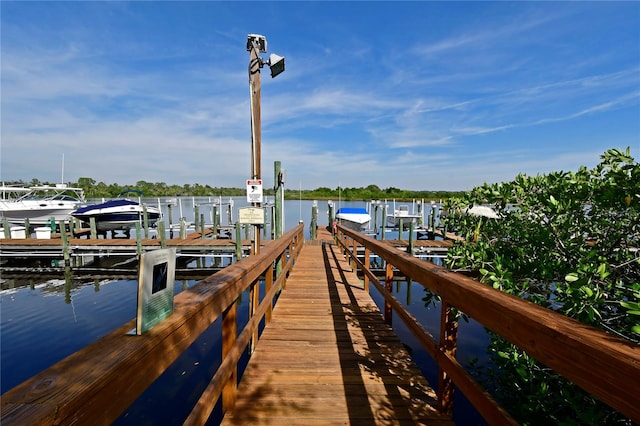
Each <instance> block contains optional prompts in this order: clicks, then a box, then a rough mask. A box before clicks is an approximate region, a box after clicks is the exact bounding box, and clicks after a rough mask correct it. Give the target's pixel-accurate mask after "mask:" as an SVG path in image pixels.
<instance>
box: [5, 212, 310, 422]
mask: <svg viewBox="0 0 640 426" xmlns="http://www.w3.org/2000/svg"><path fill="white" fill-rule="evenodd" d="M303 244H304V233H303V225H302V224H301V225H298V226H297V227H296V228H295V229H293V230H291V231H289V232H287V233H286V234H285V235H283V236H282V237H281V238H279V239H277V240H274V241H270V242H268V243H267V244H265V246H264V247H263V248H262V250H261V252H260V254H258V255H254V256H249V257H246V258H244V259H243V260H242V261H240V262H237V263H235V264H233V265H230V266H228V267H226V268H225V269H224V270H222V271H220V272H217V273H216V274H213V275H211V276H209V277H208V278H206V279H204V280H202V281H201V282H199V283H198V284H196V285H195V286H194V287H192V288H190V289H188V290H185V291H183V292H181V293H180V294H178V295H177V296H176V297H175V299H174V312H173V314H172V315H171V316H169V317H168V318H167V319H165V320H164V321H163V322H161V323H160V324H158V325H156V326H155V327H154V328H153V329H151V330H150V331H149V332H147V333H145V334H143V335H141V336H131V335H128V334H127V333H128V332H129V331H130V330H131V329H133V328H135V320H132V321H130V322H128V323H126V324H125V325H123V326H122V327H120V328H118V329H116V330H115V331H113V332H112V333H110V334H108V335H107V336H105V337H103V338H101V339H99V340H98V341H96V342H95V343H93V344H91V345H89V346H87V347H85V348H83V349H82V350H80V351H78V352H76V353H74V354H72V355H70V356H69V357H67V358H65V359H63V360H62V361H60V362H58V363H57V364H55V365H53V366H52V367H50V368H48V369H46V370H44V371H42V372H41V373H39V374H37V375H35V376H33V377H32V378H30V379H28V380H27V381H25V382H23V383H21V384H20V385H18V386H16V387H15V388H13V389H10V390H9V391H7V392H6V393H4V394H3V395H2V414H1V417H0V418H1V419H2V420H1V422H2V424H3V425H11V424H20V425H25V424H29V425H39V424H110V423H112V422H113V421H114V420H115V419H117V418H118V417H119V416H120V414H121V413H122V412H123V411H124V410H126V409H127V408H128V407H129V406H130V405H131V404H132V403H133V402H134V401H135V400H136V399H137V398H138V397H139V396H140V395H141V394H142V392H143V391H144V390H145V389H147V388H148V387H149V386H150V385H151V384H152V383H153V382H154V381H155V380H156V379H157V378H158V377H159V376H160V375H161V374H162V373H163V372H164V371H165V370H166V369H167V368H168V367H169V366H170V365H171V364H172V363H173V362H174V361H175V360H176V359H177V358H178V357H179V356H180V355H181V354H182V353H183V352H184V351H185V350H187V349H188V348H189V346H190V345H191V344H192V343H193V342H194V341H195V340H196V339H197V338H198V337H199V336H200V335H201V334H202V333H203V332H204V331H205V330H207V328H208V327H209V326H210V325H211V324H213V323H214V322H215V321H216V319H217V318H219V317H220V316H222V362H221V365H220V367H219V368H218V370H217V371H216V372H215V374H214V375H213V377H212V379H211V381H210V383H209V385H208V386H207V388H206V389H205V391H204V393H203V394H202V395H201V397H200V399H199V401H198V402H197V404H196V405H195V407H194V409H193V411H192V412H191V414H190V415H189V417H188V418H187V420H186V422H185V424H204V423H205V422H206V420H207V418H208V417H209V416H210V414H211V412H212V411H213V409H214V407H215V406H216V404H217V402H218V400H219V399H220V398H222V406H223V411H226V410H228V409H229V408H231V407H232V406H233V404H234V401H235V398H236V392H237V370H238V361H239V360H240V357H241V355H242V353H243V351H245V349H246V348H247V347H249V348H252V347H255V344H256V341H257V339H258V334H259V325H260V322H261V321H262V320H263V319H265V321H266V322H269V321H270V320H271V313H272V312H271V311H272V308H273V305H274V298H275V296H276V295H277V293H278V292H279V290H281V289H282V288H284V287H285V285H286V277H287V275H288V274H289V271H290V270H291V268H292V267H293V264H294V262H295V259H296V258H297V257H298V254H299V253H300V250H301V248H302V246H303ZM276 270H278V271H279V273H277V272H276ZM261 280H264V283H265V288H264V296H263V297H262V300H259V293H260V291H259V285H260V281H261ZM247 290H250V302H249V312H250V318H249V320H248V322H247V323H246V325H245V326H244V328H243V329H242V330H240V331H239V333H238V330H237V329H236V328H237V325H236V324H237V318H236V309H237V308H236V306H237V303H236V301H237V300H238V299H239V297H240V296H241V295H242V294H243V293H244V292H245V291H247Z"/></svg>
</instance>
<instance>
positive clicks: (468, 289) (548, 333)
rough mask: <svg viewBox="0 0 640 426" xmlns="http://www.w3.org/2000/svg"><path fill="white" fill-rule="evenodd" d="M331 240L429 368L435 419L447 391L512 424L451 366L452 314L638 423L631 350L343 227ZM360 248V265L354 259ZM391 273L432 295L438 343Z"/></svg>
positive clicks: (637, 353) (636, 365) (637, 350)
mask: <svg viewBox="0 0 640 426" xmlns="http://www.w3.org/2000/svg"><path fill="white" fill-rule="evenodd" d="M336 237H337V240H338V243H339V244H340V246H341V247H342V249H343V250H344V253H345V254H346V255H347V256H348V257H349V258H350V261H351V262H352V264H354V266H357V267H358V268H360V269H362V271H363V273H364V277H365V278H364V281H365V288H367V289H368V286H369V282H372V283H373V284H374V286H375V287H376V288H377V289H378V290H379V291H380V292H381V294H382V295H383V296H384V298H385V316H386V317H387V318H389V320H390V318H391V310H393V311H395V313H396V314H397V315H398V317H400V318H401V319H402V320H403V321H404V322H405V324H406V325H407V327H408V329H409V330H410V331H411V332H412V333H413V334H414V335H415V336H416V337H417V338H418V340H419V341H420V342H421V343H422V345H423V346H424V347H425V349H426V350H427V352H428V353H429V354H430V356H431V357H432V358H433V359H434V360H435V361H436V362H437V364H438V367H439V379H438V400H439V404H440V407H441V410H442V411H443V412H451V411H452V409H453V386H452V385H453V384H455V386H456V387H457V388H458V389H459V390H460V392H462V393H463V394H464V395H465V396H466V397H467V399H468V400H469V401H470V402H471V404H473V405H474V407H475V408H476V409H477V410H478V412H479V413H480V415H482V416H483V417H484V418H485V420H487V422H488V423H489V424H510V423H514V420H513V419H512V418H511V417H510V415H509V414H508V413H507V412H506V411H505V410H504V409H503V408H501V407H500V406H499V405H498V404H497V403H496V402H495V400H494V399H493V397H492V396H491V395H490V394H489V393H488V392H487V391H486V390H484V389H483V388H482V387H481V386H480V385H479V384H478V383H477V382H476V381H475V380H474V379H473V378H472V377H471V376H470V375H469V374H468V373H467V372H466V371H465V369H464V367H463V366H462V365H461V364H460V363H459V362H458V361H457V360H456V359H455V353H456V338H457V322H456V321H455V318H454V315H453V313H452V308H455V309H458V310H459V311H462V312H464V313H465V314H466V315H468V316H470V317H471V318H473V319H474V320H476V321H477V322H479V323H480V324H482V325H484V326H485V327H486V328H488V329H489V330H491V331H493V332H494V333H496V334H498V335H500V336H502V337H503V338H505V339H506V340H508V341H509V342H511V343H513V344H515V345H516V346H518V347H519V348H521V349H522V350H524V351H526V352H527V353H528V354H530V355H531V356H532V357H534V358H535V359H537V360H538V361H539V362H541V363H543V364H545V365H546V366H547V367H549V368H551V369H553V370H554V371H555V372H557V373H558V374H560V375H562V376H563V377H565V378H566V379H568V380H569V381H571V382H573V383H575V384H576V385H578V386H580V387H581V388H582V389H584V390H585V391H586V392H588V393H590V394H591V395H592V396H594V397H595V398H598V399H600V400H601V401H603V402H604V403H606V404H608V405H609V406H611V407H612V408H613V409H615V410H617V411H618V412H620V413H621V414H623V415H624V416H626V417H628V418H630V419H631V420H632V421H634V422H640V346H639V345H636V344H634V343H632V342H629V341H626V340H624V339H621V338H619V337H616V336H612V335H610V334H607V333H605V332H603V331H601V330H598V329H596V328H594V327H592V326H589V325H586V324H583V323H581V322H578V321H576V320H573V319H571V318H569V317H566V316H564V315H561V314H559V313H557V312H554V311H552V310H549V309H546V308H544V307H541V306H538V305H535V304H533V303H531V302H528V301H525V300H522V299H520V298H517V297H515V296H512V295H509V294H506V293H503V292H501V291H499V290H496V289H493V288H491V287H489V286H487V285H484V284H482V283H480V282H479V281H476V280H474V279H472V278H469V277H467V276H465V275H462V274H459V273H455V272H452V271H449V270H447V269H446V268H443V267H440V266H437V265H435V264H433V263H430V262H425V261H423V260H420V259H417V258H415V257H414V256H411V255H410V254H408V253H405V252H402V251H400V250H398V249H397V248H394V247H392V246H391V245H389V244H386V243H385V242H381V241H378V240H375V239H373V238H370V237H368V236H366V235H364V234H362V233H359V232H354V231H352V230H350V229H348V228H345V227H342V226H338V233H337V236H336ZM362 247H364V258H363V259H364V260H363V261H361V260H360V259H359V258H358V255H357V253H358V249H359V248H360V250H362V249H361V248H362ZM371 253H373V254H375V255H376V256H378V257H380V258H381V259H383V260H384V261H385V262H386V271H387V274H386V275H387V278H386V279H385V283H384V284H385V285H384V286H383V285H382V283H380V282H379V281H378V279H377V278H376V276H375V275H374V274H373V273H372V272H371V271H369V262H370V257H371ZM394 269H397V270H399V271H400V273H401V274H402V275H403V276H406V277H407V278H410V279H411V280H412V281H415V282H418V283H420V284H421V285H422V286H424V287H425V288H427V289H429V290H430V291H431V292H433V293H434V294H436V295H438V296H440V298H441V300H442V304H441V322H440V336H439V341H436V340H435V339H434V338H433V337H432V336H431V335H430V334H429V333H428V332H427V331H426V330H425V329H424V328H423V327H422V325H421V324H419V323H418V321H417V320H416V319H415V318H413V317H412V315H411V314H410V313H409V312H407V310H406V309H405V308H404V307H403V306H402V304H401V303H400V302H399V301H397V299H396V298H395V297H394V296H393V295H392V294H391V291H390V290H391V282H392V280H393V270H394Z"/></svg>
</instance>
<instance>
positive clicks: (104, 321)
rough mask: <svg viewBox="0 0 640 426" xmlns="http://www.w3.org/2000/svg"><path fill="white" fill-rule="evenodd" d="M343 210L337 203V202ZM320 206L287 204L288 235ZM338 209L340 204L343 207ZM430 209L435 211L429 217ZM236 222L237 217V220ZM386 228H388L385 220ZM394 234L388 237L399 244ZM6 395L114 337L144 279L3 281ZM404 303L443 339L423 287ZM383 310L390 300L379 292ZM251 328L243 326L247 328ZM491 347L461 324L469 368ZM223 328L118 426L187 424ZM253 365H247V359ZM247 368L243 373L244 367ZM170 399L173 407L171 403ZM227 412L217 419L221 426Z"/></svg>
mask: <svg viewBox="0 0 640 426" xmlns="http://www.w3.org/2000/svg"><path fill="white" fill-rule="evenodd" d="M217 200H218V199H217V198H215V197H211V198H203V197H197V198H192V197H187V198H181V199H173V200H170V201H171V202H173V203H174V206H173V207H172V218H173V222H177V221H178V219H179V218H180V217H185V218H186V220H188V221H193V219H194V214H193V211H194V209H193V205H194V204H195V205H198V208H199V213H200V214H204V215H205V222H206V223H211V222H212V220H211V213H212V211H213V209H212V207H211V206H212V205H213V202H214V201H217ZM143 201H145V202H147V203H150V204H153V205H160V206H161V207H162V208H163V210H164V211H165V218H167V213H168V211H167V207H166V204H167V200H166V199H160V200H158V199H151V198H145V199H143ZM222 203H223V207H222V209H220V210H221V213H222V214H221V216H222V220H221V223H222V225H226V224H228V220H227V213H226V204H228V203H229V199H228V198H227V199H222ZM233 204H234V210H233V212H234V215H235V214H237V213H236V212H237V210H236V209H237V208H238V207H243V206H245V205H246V199H243V198H241V197H236V198H233ZM336 204H337V203H336ZM312 205H313V202H312V201H304V200H303V201H290V200H287V201H286V202H285V229H286V230H289V229H292V228H293V227H295V226H296V225H297V224H298V223H299V221H300V220H302V221H304V223H305V235H306V238H309V236H310V235H309V226H308V224H309V223H310V222H311V215H312ZM317 205H318V225H320V226H324V225H327V223H328V218H327V204H326V202H324V201H323V202H318V204H317ZM365 205H366V203H364V202H342V203H341V206H343V207H364V206H365ZM336 208H337V206H336ZM428 211H429V206H427V210H426V213H428ZM232 220H235V216H234V217H233V218H232ZM377 223H378V224H380V223H381V219H380V218H379V219H378V221H377ZM396 237H397V234H395V235H394V234H391V235H390V234H388V235H387V238H396ZM0 283H1V285H2V291H0V318H1V329H0V354H1V357H0V373H1V377H0V391H1V392H2V393H4V392H6V391H7V390H9V389H11V388H12V387H14V386H16V385H17V384H19V383H21V382H22V381H24V380H26V379H28V378H29V377H31V376H32V375H34V374H36V373H38V372H39V371H41V370H43V369H45V368H47V367H49V366H51V365H53V364H54V363H56V362H58V361H60V360H61V359H63V358H65V357H66V356H68V355H70V354H72V353H74V352H75V351H77V350H79V349H81V348H82V347H84V346H86V345H88V344H90V343H92V342H94V341H95V340H97V339H99V338H100V337H102V336H104V335H106V334H108V333H109V332H111V331H112V330H113V329H115V328H117V327H119V326H121V325H122V324H123V323H125V322H127V321H129V320H131V319H133V318H134V317H135V311H136V294H137V280H136V279H101V280H100V279H95V278H90V277H84V278H83V277H66V278H65V277H59V278H52V279H48V278H46V277H42V276H40V275H39V276H35V277H31V278H26V277H20V278H14V279H8V278H7V276H6V274H5V276H3V277H1V278H0ZM196 283H197V280H180V281H178V280H176V284H175V293H176V294H178V293H179V292H181V291H183V290H185V289H187V288H189V287H192V286H193V285H195V284H196ZM394 292H395V293H396V297H398V299H400V300H401V301H403V302H405V304H406V305H407V306H408V308H409V310H410V312H411V313H412V314H413V315H414V316H415V317H416V318H418V319H419V320H420V322H421V323H422V324H423V325H424V326H425V328H426V329H427V330H428V331H429V332H431V333H432V335H434V336H438V333H439V331H438V324H439V320H440V319H439V310H438V309H436V308H430V309H427V308H425V305H424V302H423V301H422V298H423V297H424V295H425V294H424V290H423V289H422V286H420V285H419V284H416V283H406V282H404V283H398V284H397V285H395V286H394ZM372 294H373V296H374V299H375V300H376V302H377V303H378V305H379V306H381V304H382V299H381V297H380V296H379V295H377V294H376V292H375V291H374V292H372ZM247 299H248V297H247V296H246V295H244V297H243V298H242V303H241V304H240V306H239V308H240V309H239V318H240V320H239V321H240V322H243V323H244V322H246V320H247V318H248V308H247V304H246V303H245V301H246V300H247ZM240 325H243V324H240ZM394 327H395V328H396V329H397V332H398V334H399V336H400V337H401V339H402V340H403V341H404V342H405V344H407V345H408V346H409V347H410V348H411V349H412V351H413V355H414V358H415V359H416V361H417V362H418V364H419V366H420V368H421V369H422V371H423V373H424V374H425V376H426V377H427V378H428V380H429V381H430V382H431V383H432V384H436V383H437V368H436V366H435V364H434V362H433V361H432V360H431V359H430V358H429V356H428V355H427V354H426V352H425V351H424V350H423V349H422V348H421V346H420V345H419V343H417V342H416V341H415V339H413V337H412V336H411V335H410V333H408V332H407V330H406V329H405V328H404V327H403V325H402V324H401V321H400V320H399V319H398V320H395V321H394ZM486 345H487V339H486V335H485V333H484V330H483V329H482V327H480V326H478V325H477V324H476V323H474V322H469V323H466V322H461V323H460V331H459V346H458V359H459V360H461V362H463V364H464V363H466V362H467V360H469V359H471V358H479V359H481V360H482V359H484V358H485V348H486ZM220 361H221V355H220V324H219V321H216V322H215V323H214V324H212V325H211V327H210V328H209V329H208V330H207V331H206V332H205V333H203V334H202V336H201V337H200V338H199V339H198V340H197V341H196V342H195V343H194V344H193V345H192V346H191V347H190V348H189V350H187V351H186V352H185V353H184V354H183V355H182V356H181V357H180V358H179V359H178V360H177V361H176V362H175V363H174V364H173V365H172V366H171V367H170V368H169V369H168V370H167V371H166V372H165V373H164V374H163V375H162V376H161V377H160V378H159V379H158V380H157V381H156V383H155V384H154V385H153V386H151V387H150V388H149V389H148V390H147V391H146V392H145V393H144V394H143V395H142V396H141V397H140V398H139V400H138V401H137V402H136V403H134V404H133V405H132V406H131V407H130V408H129V409H128V410H127V411H126V412H125V413H124V414H123V415H122V416H121V418H120V419H119V420H118V421H117V422H116V424H123V425H125V424H136V425H144V424H149V425H151V424H158V422H161V423H162V424H182V421H183V419H184V418H185V417H186V416H187V414H188V413H189V412H190V410H191V407H192V406H193V405H194V404H195V402H196V401H197V399H198V397H199V395H200V393H201V392H202V391H203V390H204V388H205V387H206V385H207V384H208V381H209V379H210V377H211V376H212V375H213V374H214V372H215V370H216V368H217V366H218V365H219V364H220ZM244 362H245V363H246V360H244ZM241 369H242V367H241ZM167 401H169V403H167ZM456 404H457V407H458V410H457V411H456V414H455V417H456V420H457V422H458V424H478V423H479V422H480V420H479V419H478V417H477V415H476V414H475V413H474V412H473V410H472V409H470V408H469V406H468V404H466V403H465V402H464V401H459V402H456ZM219 419H220V410H219V407H218V410H217V411H216V413H214V416H213V418H212V420H211V423H212V424H216V423H218V422H219Z"/></svg>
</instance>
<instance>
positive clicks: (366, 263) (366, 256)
mask: <svg viewBox="0 0 640 426" xmlns="http://www.w3.org/2000/svg"><path fill="white" fill-rule="evenodd" d="M364 269H365V270H366V271H368V270H369V269H371V250H370V249H369V248H368V247H365V249H364ZM364 291H366V292H367V293H368V292H369V275H367V274H366V273H365V274H364Z"/></svg>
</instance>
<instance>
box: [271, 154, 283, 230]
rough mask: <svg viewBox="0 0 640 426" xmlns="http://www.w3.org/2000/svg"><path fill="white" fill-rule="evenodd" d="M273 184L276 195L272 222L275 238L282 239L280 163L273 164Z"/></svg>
mask: <svg viewBox="0 0 640 426" xmlns="http://www.w3.org/2000/svg"><path fill="white" fill-rule="evenodd" d="M273 174H274V182H276V185H277V186H276V195H275V216H274V219H273V222H274V223H275V234H274V235H275V237H274V240H275V239H276V238H280V237H282V233H283V231H284V210H283V208H284V181H285V176H284V172H283V171H282V169H281V163H280V161H275V162H274V163H273Z"/></svg>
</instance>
